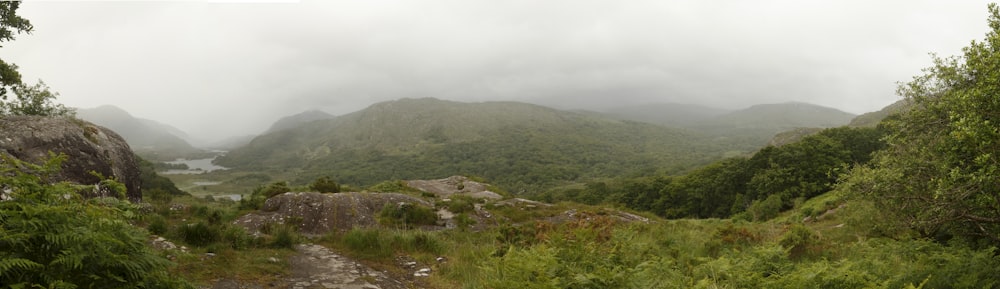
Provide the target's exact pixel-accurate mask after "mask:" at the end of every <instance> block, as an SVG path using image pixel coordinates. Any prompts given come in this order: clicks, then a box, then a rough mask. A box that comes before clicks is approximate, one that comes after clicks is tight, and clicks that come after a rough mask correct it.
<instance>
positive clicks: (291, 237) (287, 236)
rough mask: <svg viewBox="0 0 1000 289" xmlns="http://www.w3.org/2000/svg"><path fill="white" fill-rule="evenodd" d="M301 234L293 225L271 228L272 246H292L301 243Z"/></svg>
mask: <svg viewBox="0 0 1000 289" xmlns="http://www.w3.org/2000/svg"><path fill="white" fill-rule="evenodd" d="M299 239H300V237H299V234H298V232H297V231H296V230H295V226H292V225H278V226H276V227H274V228H272V229H271V243H270V245H271V247H275V248H292V246H295V244H298V243H299Z"/></svg>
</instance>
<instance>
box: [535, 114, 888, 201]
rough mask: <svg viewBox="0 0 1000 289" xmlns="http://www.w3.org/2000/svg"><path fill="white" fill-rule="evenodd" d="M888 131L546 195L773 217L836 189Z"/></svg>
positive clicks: (836, 133) (834, 135)
mask: <svg viewBox="0 0 1000 289" xmlns="http://www.w3.org/2000/svg"><path fill="white" fill-rule="evenodd" d="M883 135H884V130H881V129H877V128H848V127H840V128H831V129H826V130H823V131H821V132H820V133H818V134H816V135H812V136H808V137H805V138H804V139H802V140H800V141H798V142H795V143H791V144H788V145H785V146H781V147H774V146H769V147H765V148H764V149H762V150H760V151H758V152H757V153H755V154H754V155H753V156H752V157H749V158H746V157H734V158H729V159H725V160H721V161H718V162H715V163H712V164H710V165H707V166H704V167H701V168H698V169H696V170H694V171H692V172H690V173H687V174H684V175H681V176H668V175H661V176H650V177H641V178H620V179H613V180H609V181H599V182H598V181H595V182H590V183H588V184H586V186H585V187H583V188H572V187H571V188H564V189H556V190H552V191H549V192H546V193H544V194H542V195H540V196H539V198H541V199H544V200H548V201H560V200H572V201H577V202H583V203H589V204H597V203H602V202H604V203H618V204H622V205H624V206H626V207H628V208H632V209H636V210H641V211H648V212H652V213H655V214H657V215H660V216H663V217H667V218H728V217H731V216H733V215H740V216H739V217H742V218H747V219H750V220H767V219H770V218H772V217H774V216H776V215H777V214H778V212H780V211H783V210H787V209H789V208H792V207H793V206H794V205H795V204H801V203H802V202H803V201H805V200H806V199H809V198H812V197H815V196H818V195H820V194H823V193H826V192H828V191H830V190H831V189H832V188H833V186H834V185H835V184H836V182H837V179H838V176H839V175H840V174H842V173H845V172H847V171H848V170H850V168H851V167H853V166H856V165H863V164H865V163H867V162H868V161H869V160H870V159H871V154H872V153H873V152H875V151H877V150H879V149H881V148H883V147H884V146H885V144H884V143H883V142H882V141H881V138H882V137H883Z"/></svg>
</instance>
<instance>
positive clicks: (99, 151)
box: [0, 116, 142, 203]
mask: <svg viewBox="0 0 1000 289" xmlns="http://www.w3.org/2000/svg"><path fill="white" fill-rule="evenodd" d="M0 131H2V132H3V136H2V137H0V155H6V156H10V157H13V158H16V159H19V160H21V161H26V162H31V163H35V164H40V163H42V162H43V161H44V160H46V159H48V158H49V152H53V153H56V154H66V156H67V160H66V161H65V162H63V164H62V170H61V171H60V172H59V174H57V175H56V176H55V177H54V178H53V179H52V181H57V182H58V181H69V182H73V183H78V184H84V185H93V184H97V183H99V182H100V181H101V178H99V177H97V176H94V175H93V174H91V172H96V173H98V174H100V175H102V176H104V177H108V178H113V179H115V180H116V181H118V182H120V183H122V184H124V185H125V189H126V193H125V197H126V198H127V199H128V200H130V201H132V202H133V203H139V202H140V201H142V194H141V192H140V180H139V175H140V171H139V165H138V163H137V161H136V156H135V154H134V153H133V152H132V149H131V147H129V145H128V143H126V142H125V139H124V138H122V137H121V136H119V135H118V134H117V133H115V132H114V131H111V130H110V129H107V128H105V127H101V126H98V125H95V124H93V123H90V122H86V121H83V120H79V119H75V118H71V117H44V116H5V117H0ZM103 196H110V194H109V192H108V191H103V190H96V191H95V192H93V193H91V194H89V195H88V197H103Z"/></svg>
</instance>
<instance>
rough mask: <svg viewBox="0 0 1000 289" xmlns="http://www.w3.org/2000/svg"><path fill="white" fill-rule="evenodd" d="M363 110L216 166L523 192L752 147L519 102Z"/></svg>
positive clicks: (283, 134) (673, 167)
mask: <svg viewBox="0 0 1000 289" xmlns="http://www.w3.org/2000/svg"><path fill="white" fill-rule="evenodd" d="M363 112H365V113H357V114H349V115H344V116H341V117H337V118H334V119H329V120H321V121H317V122H313V123H311V124H310V125H307V126H301V127H298V128H294V129H289V130H282V131H276V132H273V133H270V134H267V135H263V136H261V137H259V138H257V140H256V141H255V142H254V143H252V144H250V145H248V146H246V147H244V148H240V149H237V150H233V151H231V152H229V153H228V154H227V155H226V156H223V157H220V158H219V162H220V164H222V165H226V166H228V167H234V168H243V169H273V168H278V169H283V168H296V169H302V173H301V175H302V177H303V178H310V179H311V178H315V177H318V176H321V175H335V176H337V180H338V181H339V182H341V183H345V184H357V185H362V186H366V185H371V184H375V183H377V182H380V181H383V180H394V179H432V178H442V177H447V176H450V175H478V176H483V177H486V178H488V179H490V180H491V181H492V183H493V184H496V185H498V186H501V187H504V188H507V189H508V190H509V191H511V192H513V193H515V194H519V193H525V192H533V191H537V190H538V189H540V188H551V187H555V186H558V185H561V184H564V183H565V182H577V181H584V180H590V179H596V178H606V177H614V176H621V175H630V176H636V175H646V174H652V173H656V172H663V173H676V172H679V171H681V170H684V169H688V168H690V167H692V166H695V165H700V164H704V163H706V162H709V161H712V160H715V159H717V158H718V157H719V156H721V155H722V154H723V153H724V152H726V151H733V150H739V151H747V150H750V149H753V148H754V147H755V145H753V146H751V145H743V144H738V143H735V142H733V143H731V142H728V141H718V140H717V139H713V138H708V137H704V136H699V135H695V134H693V133H690V132H687V131H681V130H677V129H671V128H666V127H662V126H656V125H651V124H643V123H636V122H629V121H619V120H610V119H605V118H600V117H595V116H592V115H586V114H580V113H572V112H564V111H556V110H552V109H548V108H544V107H538V106H534V105H528V104H517V103H482V104H464V103H453V102H446V101H439V100H426V99H425V100H400V101H397V102H391V103H383V104H376V105H373V106H372V107H371V108H369V109H368V110H364V111H363ZM418 116H420V117H418ZM429 135H431V136H433V135H444V136H446V137H444V138H441V137H431V138H432V139H428V136H429Z"/></svg>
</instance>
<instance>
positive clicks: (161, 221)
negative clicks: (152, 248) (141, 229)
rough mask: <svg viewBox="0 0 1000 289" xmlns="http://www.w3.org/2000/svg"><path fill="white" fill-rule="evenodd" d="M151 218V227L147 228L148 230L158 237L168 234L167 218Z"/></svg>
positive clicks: (158, 216) (155, 216) (153, 216)
mask: <svg viewBox="0 0 1000 289" xmlns="http://www.w3.org/2000/svg"><path fill="white" fill-rule="evenodd" d="M149 218H150V220H149V225H148V226H147V227H146V230H148V231H149V232H150V233H153V234H156V235H163V234H166V233H167V229H168V228H167V220H166V219H165V218H163V217H162V216H160V215H152V216H150V217H149Z"/></svg>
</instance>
